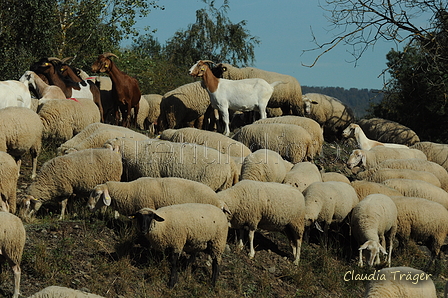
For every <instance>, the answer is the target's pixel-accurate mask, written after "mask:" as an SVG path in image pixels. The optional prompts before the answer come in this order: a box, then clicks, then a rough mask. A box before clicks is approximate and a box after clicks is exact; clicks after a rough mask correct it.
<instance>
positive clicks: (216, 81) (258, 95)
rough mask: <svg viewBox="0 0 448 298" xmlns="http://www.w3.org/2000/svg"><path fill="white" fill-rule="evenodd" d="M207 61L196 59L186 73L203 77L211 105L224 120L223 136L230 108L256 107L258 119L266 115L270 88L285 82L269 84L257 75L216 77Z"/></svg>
mask: <svg viewBox="0 0 448 298" xmlns="http://www.w3.org/2000/svg"><path fill="white" fill-rule="evenodd" d="M206 62H212V61H208V60H199V61H198V62H196V64H194V65H193V66H192V67H191V68H190V70H189V73H190V75H191V76H193V77H202V78H203V80H204V84H205V86H206V88H207V91H208V93H209V95H210V103H211V105H212V107H213V108H215V109H218V111H219V114H220V116H221V117H222V119H223V121H224V124H225V130H224V134H225V135H226V136H228V135H229V133H230V129H229V109H231V110H234V111H241V112H247V111H253V110H258V111H259V112H260V115H261V119H264V118H266V117H267V116H266V106H267V105H268V101H269V99H270V98H271V95H272V92H274V87H275V86H277V85H278V84H284V82H282V81H275V82H273V83H271V84H269V83H268V82H266V81H265V80H263V79H259V78H252V79H243V80H227V79H220V78H217V77H215V75H214V74H213V73H212V71H211V70H210V68H209V66H208V65H207V64H206ZM212 63H213V62H212Z"/></svg>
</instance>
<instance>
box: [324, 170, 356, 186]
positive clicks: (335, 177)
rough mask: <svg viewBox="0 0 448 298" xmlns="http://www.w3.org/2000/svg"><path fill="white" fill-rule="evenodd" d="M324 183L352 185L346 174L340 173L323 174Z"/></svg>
mask: <svg viewBox="0 0 448 298" xmlns="http://www.w3.org/2000/svg"><path fill="white" fill-rule="evenodd" d="M322 181H323V182H326V181H339V182H345V183H348V184H350V180H349V179H348V178H347V176H345V175H344V174H341V173H338V172H326V173H322Z"/></svg>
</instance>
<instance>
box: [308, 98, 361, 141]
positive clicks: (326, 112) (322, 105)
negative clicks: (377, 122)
mask: <svg viewBox="0 0 448 298" xmlns="http://www.w3.org/2000/svg"><path fill="white" fill-rule="evenodd" d="M302 100H303V102H304V105H305V114H306V115H307V116H308V117H310V118H311V119H314V120H316V122H317V123H319V124H320V125H321V126H322V127H323V130H324V134H325V137H326V138H329V139H340V138H341V135H342V131H343V130H344V128H346V127H347V125H349V124H350V123H351V122H353V121H354V120H355V115H354V113H353V111H352V109H351V108H349V107H348V106H346V105H345V104H343V103H342V102H341V101H339V100H338V99H336V98H334V97H331V96H328V95H324V94H319V93H306V94H304V95H303V96H302Z"/></svg>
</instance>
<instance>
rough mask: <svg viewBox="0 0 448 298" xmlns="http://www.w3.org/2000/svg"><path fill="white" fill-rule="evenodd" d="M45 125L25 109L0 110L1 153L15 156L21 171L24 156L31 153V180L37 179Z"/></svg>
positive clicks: (34, 114) (30, 111) (8, 108)
mask: <svg viewBox="0 0 448 298" xmlns="http://www.w3.org/2000/svg"><path fill="white" fill-rule="evenodd" d="M43 129H44V128H43V125H42V122H41V120H40V118H39V116H38V115H37V114H36V113H35V112H34V111H32V110H30V109H28V108H24V107H7V108H3V109H0V151H4V152H7V153H9V154H10V155H11V156H13V157H14V158H15V160H16V162H17V165H18V167H19V169H20V165H21V163H22V156H23V155H24V154H25V153H26V152H30V155H31V159H32V164H33V168H32V172H31V179H34V178H35V177H36V171H37V157H38V156H39V153H40V150H41V147H42V134H43Z"/></svg>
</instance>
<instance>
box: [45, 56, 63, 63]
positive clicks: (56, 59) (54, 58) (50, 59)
mask: <svg viewBox="0 0 448 298" xmlns="http://www.w3.org/2000/svg"><path fill="white" fill-rule="evenodd" d="M47 59H48V61H58V62H63V61H62V60H61V59H59V58H56V57H48V58H47Z"/></svg>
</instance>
